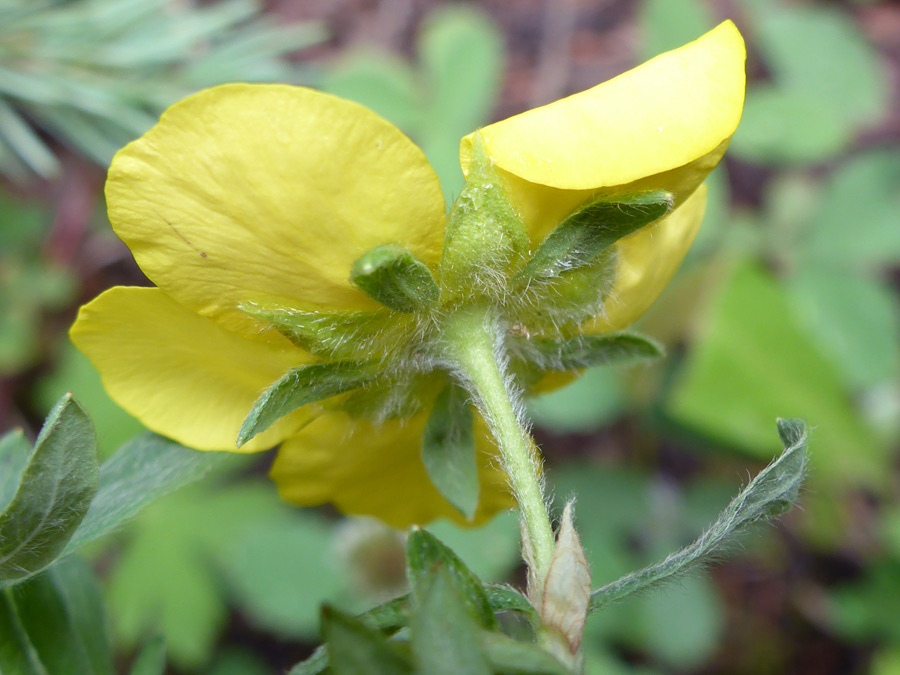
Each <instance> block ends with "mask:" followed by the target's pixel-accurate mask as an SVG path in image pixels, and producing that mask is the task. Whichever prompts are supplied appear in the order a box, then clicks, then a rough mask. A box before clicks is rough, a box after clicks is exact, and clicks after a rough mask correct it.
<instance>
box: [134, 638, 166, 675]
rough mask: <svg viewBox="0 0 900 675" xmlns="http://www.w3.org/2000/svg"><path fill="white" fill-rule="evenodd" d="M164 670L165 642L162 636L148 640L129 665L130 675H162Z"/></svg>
mask: <svg viewBox="0 0 900 675" xmlns="http://www.w3.org/2000/svg"><path fill="white" fill-rule="evenodd" d="M165 670H166V641H165V639H163V637H162V636H157V637H155V638H153V639H152V640H150V641H149V642H148V643H147V644H146V645H144V648H143V649H141V653H140V654H138V656H137V658H136V659H135V660H134V663H133V664H132V665H131V671H130V674H131V675H163V673H164V672H165Z"/></svg>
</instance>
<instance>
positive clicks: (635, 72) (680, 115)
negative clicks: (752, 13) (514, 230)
mask: <svg viewBox="0 0 900 675" xmlns="http://www.w3.org/2000/svg"><path fill="white" fill-rule="evenodd" d="M745 57H746V52H745V49H744V41H743V39H742V38H741V35H740V33H739V32H738V30H737V28H735V26H734V24H733V23H732V22H731V21H725V22H724V23H722V24H720V25H719V26H718V27H716V28H715V29H713V30H711V31H710V32H708V33H706V34H705V35H703V36H702V37H700V38H699V39H698V40H695V41H694V42H691V43H690V44H687V45H685V46H684V47H681V48H679V49H676V50H674V51H671V52H666V53H665V54H661V55H660V56H657V57H656V58H654V59H651V60H650V61H647V62H646V63H644V64H643V65H640V66H638V67H637V68H634V69H632V70H630V71H628V72H626V73H624V74H623V75H620V76H619V77H616V78H613V79H612V80H609V81H608V82H605V83H603V84H600V85H598V86H596V87H594V88H593V89H589V90H587V91H584V92H581V93H580V94H575V95H574V96H569V97H568V98H564V99H562V100H559V101H556V102H555V103H551V104H549V105H546V106H543V107H541V108H536V109H534V110H530V111H528V112H525V113H523V114H521V115H517V116H515V117H512V118H510V119H507V120H504V121H502V122H498V123H496V124H492V125H490V126H488V127H485V128H484V129H481V130H480V133H481V135H482V137H483V139H484V143H485V147H486V148H487V151H488V154H489V155H490V156H491V157H492V158H493V160H494V162H495V163H496V165H497V166H499V167H500V168H501V169H503V170H504V171H506V172H508V173H510V174H512V175H515V176H518V177H519V178H522V179H524V180H527V181H528V182H530V183H537V184H540V185H547V186H550V187H555V188H558V189H564V190H590V189H596V188H602V187H612V186H621V185H627V184H629V183H632V182H633V181H636V180H638V179H641V178H645V177H647V176H652V175H654V174H658V173H663V172H665V171H670V170H672V169H675V168H677V167H681V166H685V165H687V164H690V163H691V162H694V161H696V160H697V159H699V158H701V157H703V156H704V155H707V154H709V153H712V152H715V151H717V149H718V148H719V146H721V145H722V143H723V142H725V141H727V140H728V139H729V138H730V137H731V135H732V134H733V133H734V131H735V129H736V128H737V125H738V122H739V121H740V118H741V110H742V108H743V103H744V84H745V76H744V60H745ZM471 144H472V136H468V137H466V138H465V139H463V143H462V147H461V155H462V164H463V167H464V168H467V167H468V162H469V159H470V155H471ZM695 187H696V186H695Z"/></svg>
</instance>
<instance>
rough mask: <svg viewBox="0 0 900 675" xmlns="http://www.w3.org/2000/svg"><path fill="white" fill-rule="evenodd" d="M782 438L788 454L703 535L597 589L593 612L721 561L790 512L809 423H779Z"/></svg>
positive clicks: (801, 471) (802, 472)
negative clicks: (746, 535) (740, 541)
mask: <svg viewBox="0 0 900 675" xmlns="http://www.w3.org/2000/svg"><path fill="white" fill-rule="evenodd" d="M778 435H779V437H780V438H781V441H782V443H783V444H784V448H785V449H784V452H783V453H782V454H781V455H780V456H779V457H778V458H777V459H776V460H775V461H773V462H772V463H771V464H769V466H767V467H766V468H765V469H763V470H762V471H761V472H760V473H759V474H758V475H757V476H756V478H754V479H753V480H752V481H750V483H749V484H748V485H747V486H746V487H745V488H744V489H743V490H741V491H740V493H738V496H737V497H735V498H734V499H732V500H731V503H730V504H728V506H727V507H725V510H724V511H722V513H721V514H719V517H718V518H717V519H716V521H715V522H714V523H713V524H712V525H710V527H709V528H708V529H707V530H706V531H705V532H704V533H703V534H701V535H700V536H699V537H698V538H697V539H696V540H695V541H694V542H693V543H692V544H690V545H688V546H686V547H685V548H683V549H681V550H680V551H678V552H677V553H672V554H671V555H669V556H668V557H666V559H665V560H663V561H662V562H659V563H657V564H655V565H651V566H650V567H645V568H644V569H642V570H639V571H637V572H633V573H631V574H628V575H626V576H624V577H622V578H621V579H618V580H617V581H613V582H612V583H609V584H607V585H605V586H603V587H602V588H599V589H597V590H595V591H594V592H593V593H592V594H591V604H590V606H589V608H588V611H594V610H597V609H600V608H601V607H604V606H606V605H608V604H611V603H613V602H618V601H620V600H623V599H624V598H627V597H628V596H630V595H632V594H634V593H639V592H644V591H647V590H648V589H650V588H653V587H655V586H659V585H661V584H663V583H667V582H670V581H674V580H677V579H679V578H681V577H682V576H683V575H684V574H685V573H687V572H690V571H691V570H693V569H694V568H696V567H697V566H698V565H702V564H704V563H706V562H708V561H709V560H710V559H713V558H716V557H719V556H721V555H722V553H723V552H725V551H727V550H728V548H729V546H730V545H732V544H733V543H734V541H735V539H736V537H737V536H738V535H739V534H741V533H743V532H744V531H745V530H746V528H747V527H749V526H751V525H753V524H754V523H757V522H761V521H765V520H770V519H772V518H776V517H778V516H780V515H781V514H783V513H784V512H785V511H787V510H788V509H790V508H791V507H792V506H793V505H794V503H795V502H796V501H797V498H798V497H799V495H800V488H801V486H802V484H803V478H804V477H805V475H806V465H807V463H808V461H809V457H808V453H807V450H806V441H807V435H808V431H807V427H806V423H805V422H804V421H803V420H800V419H789V420H783V419H779V420H778Z"/></svg>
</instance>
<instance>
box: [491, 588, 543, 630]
mask: <svg viewBox="0 0 900 675" xmlns="http://www.w3.org/2000/svg"><path fill="white" fill-rule="evenodd" d="M484 590H485V593H486V594H487V596H488V602H489V603H490V604H491V609H492V610H493V611H494V612H516V613H518V614H524V615H525V617H526V618H528V620H529V621H531V622H532V623H535V622H536V621H537V620H538V616H537V610H535V608H534V607H533V606H532V605H531V602H529V600H528V598H526V597H525V596H524V595H522V594H521V593H519V591H517V590H516V589H514V588H511V587H509V586H503V585H501V584H487V585H486V586H485V587H484Z"/></svg>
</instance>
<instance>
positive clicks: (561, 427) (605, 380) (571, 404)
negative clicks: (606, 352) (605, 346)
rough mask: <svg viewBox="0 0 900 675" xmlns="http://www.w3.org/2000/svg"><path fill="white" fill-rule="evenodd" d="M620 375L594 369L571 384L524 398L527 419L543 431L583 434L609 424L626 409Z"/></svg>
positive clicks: (610, 370)
mask: <svg viewBox="0 0 900 675" xmlns="http://www.w3.org/2000/svg"><path fill="white" fill-rule="evenodd" d="M624 399H625V392H624V386H623V384H622V380H621V375H620V374H619V372H618V371H616V370H614V369H612V368H594V369H593V370H589V371H587V372H586V373H584V374H583V375H582V376H581V377H579V378H578V379H577V380H575V381H574V382H572V383H571V384H568V385H566V386H565V387H563V388H561V389H557V390H556V391H552V392H550V393H547V394H538V395H537V396H534V397H533V398H529V399H526V401H527V404H528V412H529V417H530V418H531V419H532V420H534V423H535V424H536V425H537V426H539V427H543V428H545V429H550V430H552V431H556V432H559V433H584V432H586V431H591V430H593V429H599V428H600V427H602V426H603V425H604V424H608V423H610V422H612V421H613V420H614V419H616V417H618V415H619V414H620V413H621V412H622V410H623V408H624V406H625V402H624Z"/></svg>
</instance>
